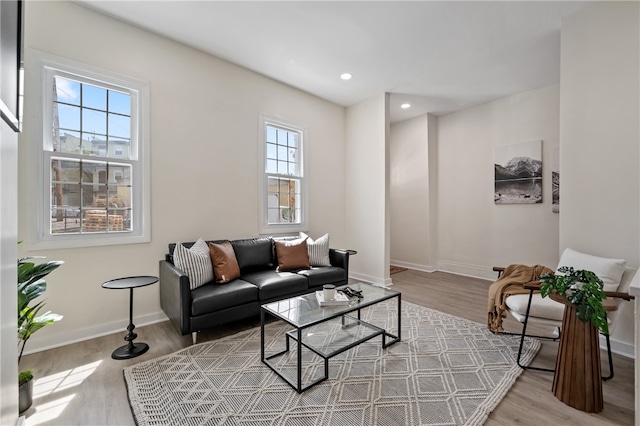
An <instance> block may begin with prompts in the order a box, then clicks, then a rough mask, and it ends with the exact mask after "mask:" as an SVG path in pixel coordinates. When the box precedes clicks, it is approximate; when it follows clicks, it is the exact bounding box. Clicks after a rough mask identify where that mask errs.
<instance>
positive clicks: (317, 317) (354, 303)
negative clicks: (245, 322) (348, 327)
mask: <svg viewBox="0 0 640 426" xmlns="http://www.w3.org/2000/svg"><path fill="white" fill-rule="evenodd" d="M349 287H351V288H352V289H354V290H362V295H363V298H362V299H359V298H357V297H352V298H351V300H350V302H349V304H348V305H338V306H320V304H319V303H318V299H317V298H316V294H315V292H313V293H309V294H304V295H302V296H296V297H292V298H289V299H284V300H279V301H277V302H271V303H266V304H264V305H262V309H264V310H266V311H267V312H269V313H270V314H272V315H275V316H276V317H278V318H280V319H282V320H284V321H286V322H288V323H289V324H291V325H293V326H295V327H307V326H309V325H312V324H315V323H318V322H322V321H325V320H327V319H330V318H335V317H337V316H340V315H342V314H344V313H347V312H352V311H355V310H357V309H361V308H364V307H367V306H370V305H373V304H375V303H379V302H381V301H383V300H386V299H391V298H393V297H396V296H397V295H398V294H399V293H398V292H397V291H394V290H389V289H388V288H384V287H378V286H374V285H371V284H366V283H360V282H357V283H352V284H349ZM338 288H340V287H338Z"/></svg>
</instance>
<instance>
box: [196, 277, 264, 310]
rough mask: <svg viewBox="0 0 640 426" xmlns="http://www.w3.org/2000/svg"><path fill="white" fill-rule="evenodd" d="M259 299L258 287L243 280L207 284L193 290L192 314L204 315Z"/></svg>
mask: <svg viewBox="0 0 640 426" xmlns="http://www.w3.org/2000/svg"><path fill="white" fill-rule="evenodd" d="M257 300H258V288H257V287H256V286H255V285H253V284H250V283H248V282H246V281H243V280H233V281H231V282H229V283H226V284H221V285H217V284H213V283H212V284H207V285H203V286H202V287H198V288H197V289H195V290H193V291H192V292H191V315H193V316H198V315H204V314H208V313H211V312H217V311H221V310H223V309H227V308H231V307H234V306H240V305H242V304H245V303H251V302H256V301H257Z"/></svg>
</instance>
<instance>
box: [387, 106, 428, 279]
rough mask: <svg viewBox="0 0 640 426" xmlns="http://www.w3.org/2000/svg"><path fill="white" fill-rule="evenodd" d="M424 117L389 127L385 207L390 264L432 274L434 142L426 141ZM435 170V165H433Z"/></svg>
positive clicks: (425, 118) (426, 127) (426, 128)
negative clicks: (432, 154) (387, 191)
mask: <svg viewBox="0 0 640 426" xmlns="http://www.w3.org/2000/svg"><path fill="white" fill-rule="evenodd" d="M430 118H431V121H433V119H434V118H435V117H433V116H430V115H428V114H425V115H422V116H419V117H416V118H412V119H409V120H404V121H400V122H398V123H393V124H391V142H390V148H389V152H390V157H389V171H390V173H389V183H390V190H389V204H390V215H391V217H390V223H391V225H390V226H391V229H390V247H391V264H393V265H398V266H404V267H407V268H411V269H416V270H421V271H427V272H433V271H434V270H435V265H436V251H435V236H433V235H432V232H431V230H432V227H431V224H433V223H435V217H432V215H431V208H432V204H434V203H432V202H431V200H430V198H433V199H434V200H435V198H436V197H435V195H436V194H435V191H432V190H431V188H430V186H432V187H434V188H435V182H433V180H432V179H430V174H432V175H435V172H434V170H433V169H434V167H431V165H430V160H431V162H433V163H435V160H434V159H432V158H431V157H432V156H431V155H430V153H429V149H430V147H433V146H436V140H435V139H430V138H429V130H430V125H429V121H430ZM434 166H435V164H434Z"/></svg>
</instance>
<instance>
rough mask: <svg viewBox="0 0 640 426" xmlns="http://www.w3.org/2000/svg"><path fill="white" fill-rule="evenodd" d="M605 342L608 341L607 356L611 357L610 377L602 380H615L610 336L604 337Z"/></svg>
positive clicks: (605, 317)
mask: <svg viewBox="0 0 640 426" xmlns="http://www.w3.org/2000/svg"><path fill="white" fill-rule="evenodd" d="M604 319H605V321H607V320H608V319H607V313H606V312H605V313H604ZM604 338H605V340H606V341H607V356H608V357H609V375H608V376H607V377H604V376H603V377H602V380H604V381H607V380H611V379H613V356H612V355H611V340H610V339H609V334H608V333H607V334H605V335H604Z"/></svg>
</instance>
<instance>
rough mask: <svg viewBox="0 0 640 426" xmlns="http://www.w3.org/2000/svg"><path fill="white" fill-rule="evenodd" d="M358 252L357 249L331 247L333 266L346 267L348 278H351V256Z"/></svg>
mask: <svg viewBox="0 0 640 426" xmlns="http://www.w3.org/2000/svg"><path fill="white" fill-rule="evenodd" d="M357 253H358V252H357V251H355V250H344V249H332V248H330V249H329V261H330V262H331V266H336V267H338V268H342V269H344V271H345V275H346V278H347V279H349V256H350V255H353V254H357Z"/></svg>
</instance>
